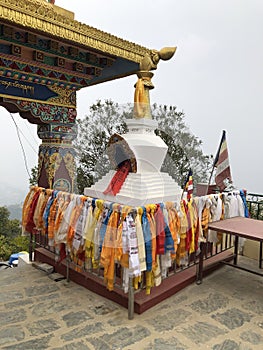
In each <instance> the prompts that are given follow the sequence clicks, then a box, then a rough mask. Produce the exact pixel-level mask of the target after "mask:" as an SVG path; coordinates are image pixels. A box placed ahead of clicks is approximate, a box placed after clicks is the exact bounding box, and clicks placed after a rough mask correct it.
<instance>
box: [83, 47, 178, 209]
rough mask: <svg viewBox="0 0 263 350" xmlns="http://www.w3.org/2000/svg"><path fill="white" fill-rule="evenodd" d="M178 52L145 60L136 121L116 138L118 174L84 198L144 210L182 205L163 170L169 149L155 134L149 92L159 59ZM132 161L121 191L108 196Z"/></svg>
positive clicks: (110, 175) (114, 156)
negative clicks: (149, 206)
mask: <svg viewBox="0 0 263 350" xmlns="http://www.w3.org/2000/svg"><path fill="white" fill-rule="evenodd" d="M175 50H176V48H164V49H162V50H161V51H159V52H157V51H156V50H153V52H152V56H149V57H148V56H147V57H145V58H144V59H143V60H142V63H141V65H140V68H141V70H140V71H139V72H138V73H137V75H138V78H139V79H138V81H137V83H136V90H135V99H134V100H135V105H134V119H127V120H126V124H127V126H128V132H127V133H126V134H123V135H118V134H115V135H112V137H111V139H110V142H109V152H108V153H109V156H110V160H111V163H112V164H113V167H114V168H115V170H111V171H110V172H109V173H107V174H106V175H105V176H103V177H102V178H101V179H100V180H99V181H98V182H97V183H95V184H94V185H93V186H91V187H89V188H85V190H84V194H85V195H86V196H89V197H93V198H100V199H104V200H107V201H111V202H117V203H119V204H124V205H129V206H144V205H147V204H156V203H161V202H166V201H179V200H180V198H181V194H182V189H181V188H180V187H179V186H178V184H177V183H176V182H175V181H174V179H173V178H172V177H171V176H170V175H169V174H168V173H165V172H161V166H162V164H163V161H164V158H165V156H166V153H167V149H168V147H167V145H166V144H165V143H164V141H163V140H162V139H161V138H160V137H159V136H157V135H156V134H155V133H154V130H155V129H156V128H157V121H155V120H153V119H152V115H151V109H150V99H149V90H150V89H152V88H153V85H152V82H151V78H152V76H153V73H152V72H150V71H149V70H151V69H156V67H157V63H158V61H159V59H164V60H167V59H169V58H171V57H172V56H173V54H174V52H175ZM127 161H129V163H130V171H129V173H128V175H127V177H126V178H125V181H124V182H123V184H122V186H121V188H120V190H119V192H118V193H116V194H115V195H113V194H105V190H106V189H107V188H108V186H109V184H110V183H111V181H112V179H113V177H114V175H115V174H116V172H117V169H118V168H120V167H121V166H122V164H123V163H124V162H127Z"/></svg>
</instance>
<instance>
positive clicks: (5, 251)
mask: <svg viewBox="0 0 263 350" xmlns="http://www.w3.org/2000/svg"><path fill="white" fill-rule="evenodd" d="M9 216H10V212H9V211H8V209H7V208H6V207H0V260H8V258H9V256H10V255H11V254H13V253H18V252H20V251H22V250H26V251H28V246H29V240H28V237H23V236H21V226H20V222H19V220H17V219H13V220H10V219H9Z"/></svg>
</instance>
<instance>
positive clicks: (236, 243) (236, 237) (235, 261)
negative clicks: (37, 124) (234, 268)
mask: <svg viewBox="0 0 263 350" xmlns="http://www.w3.org/2000/svg"><path fill="white" fill-rule="evenodd" d="M238 238H239V237H238V236H235V250H234V265H237V256H238V241H239V239H238Z"/></svg>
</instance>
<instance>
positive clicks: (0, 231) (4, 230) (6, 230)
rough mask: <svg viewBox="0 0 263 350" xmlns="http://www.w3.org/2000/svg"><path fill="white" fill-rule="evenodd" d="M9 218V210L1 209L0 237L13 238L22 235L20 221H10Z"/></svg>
mask: <svg viewBox="0 0 263 350" xmlns="http://www.w3.org/2000/svg"><path fill="white" fill-rule="evenodd" d="M9 216H10V212H9V210H8V209H7V208H6V207H0V235H3V236H4V237H10V238H13V237H16V236H18V235H19V234H21V227H20V222H19V220H17V219H13V220H9Z"/></svg>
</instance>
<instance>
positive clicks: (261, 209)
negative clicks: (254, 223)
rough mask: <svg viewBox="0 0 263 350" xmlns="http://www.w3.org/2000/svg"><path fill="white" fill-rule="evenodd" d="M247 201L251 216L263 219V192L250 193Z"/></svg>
mask: <svg viewBox="0 0 263 350" xmlns="http://www.w3.org/2000/svg"><path fill="white" fill-rule="evenodd" d="M246 201H247V206H248V210H249V213H250V217H251V218H253V219H257V220H263V194H257V193H248V194H247V197H246Z"/></svg>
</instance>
